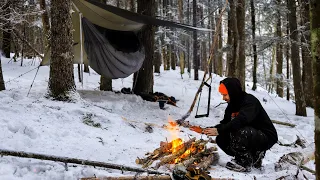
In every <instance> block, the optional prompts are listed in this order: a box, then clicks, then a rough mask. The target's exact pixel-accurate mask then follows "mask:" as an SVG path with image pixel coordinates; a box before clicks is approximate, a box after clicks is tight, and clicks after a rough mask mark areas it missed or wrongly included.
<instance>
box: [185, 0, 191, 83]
mask: <svg viewBox="0 0 320 180" xmlns="http://www.w3.org/2000/svg"><path fill="white" fill-rule="evenodd" d="M187 24H190V0H188V3H187ZM186 46H187V63H188V74H189V77H190V78H191V62H190V40H189V38H188V39H187V45H186Z"/></svg>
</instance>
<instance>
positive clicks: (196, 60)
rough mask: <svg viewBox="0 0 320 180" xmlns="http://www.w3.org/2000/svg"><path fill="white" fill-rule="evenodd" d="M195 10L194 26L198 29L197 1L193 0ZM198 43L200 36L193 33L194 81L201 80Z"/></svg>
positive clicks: (195, 32)
mask: <svg viewBox="0 0 320 180" xmlns="http://www.w3.org/2000/svg"><path fill="white" fill-rule="evenodd" d="M192 8H193V26H194V27H196V25H197V9H198V8H197V0H193V3H192ZM199 45H200V44H199V43H198V34H197V31H193V70H194V80H199V72H198V71H199V64H200V63H199V61H200V57H199V54H198V49H199Z"/></svg>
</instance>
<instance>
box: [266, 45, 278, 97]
mask: <svg viewBox="0 0 320 180" xmlns="http://www.w3.org/2000/svg"><path fill="white" fill-rule="evenodd" d="M275 55H276V48H275V47H273V48H272V56H271V62H270V64H271V66H270V78H269V89H268V92H269V93H273V85H274V76H275V71H274V70H275V64H276V57H275Z"/></svg>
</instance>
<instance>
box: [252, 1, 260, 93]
mask: <svg viewBox="0 0 320 180" xmlns="http://www.w3.org/2000/svg"><path fill="white" fill-rule="evenodd" d="M250 7H251V8H250V10H251V26H252V29H251V31H252V50H253V73H252V78H253V86H252V90H254V91H255V90H256V89H257V66H258V55H257V44H256V14H255V11H254V8H255V7H254V0H250Z"/></svg>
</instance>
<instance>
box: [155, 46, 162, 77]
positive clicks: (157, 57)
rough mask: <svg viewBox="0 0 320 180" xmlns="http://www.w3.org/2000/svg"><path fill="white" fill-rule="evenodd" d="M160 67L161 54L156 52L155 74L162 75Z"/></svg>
mask: <svg viewBox="0 0 320 180" xmlns="http://www.w3.org/2000/svg"><path fill="white" fill-rule="evenodd" d="M160 49H161V48H160ZM160 66H161V54H160V52H158V51H156V52H154V72H155V73H160Z"/></svg>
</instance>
